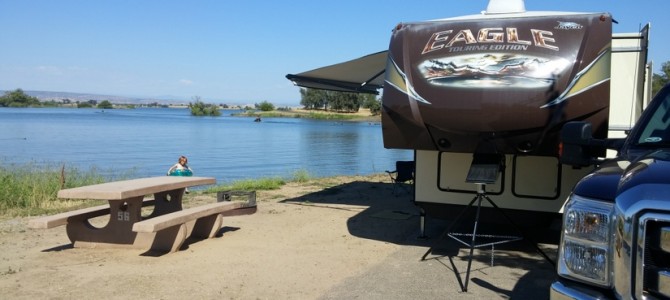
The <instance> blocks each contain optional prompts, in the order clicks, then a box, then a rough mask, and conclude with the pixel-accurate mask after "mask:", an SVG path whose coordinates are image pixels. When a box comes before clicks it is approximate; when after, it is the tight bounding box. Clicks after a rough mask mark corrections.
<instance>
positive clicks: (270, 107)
mask: <svg viewBox="0 0 670 300" xmlns="http://www.w3.org/2000/svg"><path fill="white" fill-rule="evenodd" d="M255 106H256V108H257V109H260V110H261V111H273V110H275V106H274V104H272V103H270V102H267V101H263V102H261V103H260V104H256V105H255Z"/></svg>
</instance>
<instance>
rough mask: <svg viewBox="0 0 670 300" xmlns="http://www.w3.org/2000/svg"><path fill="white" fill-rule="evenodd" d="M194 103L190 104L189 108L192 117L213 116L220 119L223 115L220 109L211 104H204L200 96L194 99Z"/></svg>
mask: <svg viewBox="0 0 670 300" xmlns="http://www.w3.org/2000/svg"><path fill="white" fill-rule="evenodd" d="M193 100H194V102H193V103H190V102H189V103H188V107H189V108H190V109H191V115H192V116H198V117H200V116H213V117H218V116H220V115H221V112H220V111H219V107H218V106H216V105H214V104H211V103H204V102H202V101H200V97H199V96H195V97H193Z"/></svg>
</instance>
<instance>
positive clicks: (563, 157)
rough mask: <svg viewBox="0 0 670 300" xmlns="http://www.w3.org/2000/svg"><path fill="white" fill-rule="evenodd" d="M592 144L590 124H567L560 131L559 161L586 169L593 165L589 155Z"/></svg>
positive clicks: (592, 159)
mask: <svg viewBox="0 0 670 300" xmlns="http://www.w3.org/2000/svg"><path fill="white" fill-rule="evenodd" d="M592 144H593V133H592V130H591V123H587V122H568V123H566V124H565V125H563V129H562V130H561V146H562V148H561V151H560V154H559V161H560V162H561V163H562V164H566V165H571V166H575V167H586V166H590V165H592V164H593V163H594V158H593V157H592V156H591V154H590V147H589V146H590V145H592Z"/></svg>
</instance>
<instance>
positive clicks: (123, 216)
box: [116, 211, 130, 221]
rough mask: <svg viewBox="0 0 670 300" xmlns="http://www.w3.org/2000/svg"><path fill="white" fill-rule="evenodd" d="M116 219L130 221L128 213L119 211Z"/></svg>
mask: <svg viewBox="0 0 670 300" xmlns="http://www.w3.org/2000/svg"><path fill="white" fill-rule="evenodd" d="M116 219H117V220H119V221H130V212H127V211H120V212H118V213H117V217H116Z"/></svg>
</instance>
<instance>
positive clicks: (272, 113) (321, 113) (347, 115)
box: [233, 110, 378, 121]
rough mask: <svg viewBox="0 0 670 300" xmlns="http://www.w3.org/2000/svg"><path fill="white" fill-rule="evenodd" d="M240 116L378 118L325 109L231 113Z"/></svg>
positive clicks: (339, 118) (316, 118) (338, 118)
mask: <svg viewBox="0 0 670 300" xmlns="http://www.w3.org/2000/svg"><path fill="white" fill-rule="evenodd" d="M233 115H234V116H242V117H261V118H305V119H315V120H336V121H354V120H361V119H364V120H368V119H375V120H376V119H378V117H377V118H375V117H373V116H365V115H359V114H351V113H336V112H326V111H304V110H273V111H244V112H241V113H237V114H233Z"/></svg>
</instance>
